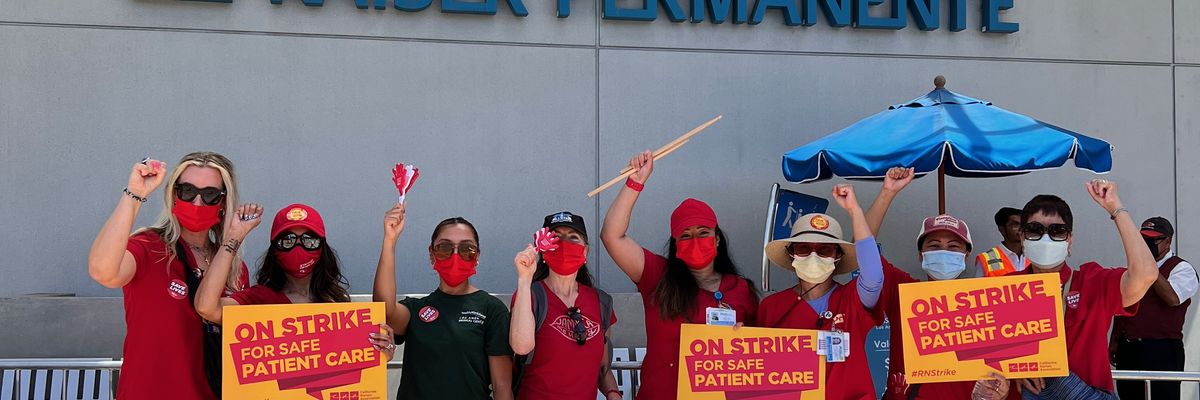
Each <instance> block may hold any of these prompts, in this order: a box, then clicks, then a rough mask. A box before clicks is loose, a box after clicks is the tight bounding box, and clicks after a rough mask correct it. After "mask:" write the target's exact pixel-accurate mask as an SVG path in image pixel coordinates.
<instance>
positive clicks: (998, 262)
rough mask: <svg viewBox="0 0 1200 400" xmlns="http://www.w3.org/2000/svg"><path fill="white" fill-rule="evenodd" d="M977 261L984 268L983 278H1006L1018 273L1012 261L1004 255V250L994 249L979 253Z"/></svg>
mask: <svg viewBox="0 0 1200 400" xmlns="http://www.w3.org/2000/svg"><path fill="white" fill-rule="evenodd" d="M976 261H977V262H978V263H979V265H982V266H983V276H988V277H991V276H1004V275H1008V274H1011V273H1014V272H1017V268H1016V266H1015V265H1013V262H1012V260H1011V259H1009V258H1008V255H1005V254H1004V250H1003V249H1001V248H1000V247H993V248H990V249H988V251H985V252H982V253H979V256H978V257H976Z"/></svg>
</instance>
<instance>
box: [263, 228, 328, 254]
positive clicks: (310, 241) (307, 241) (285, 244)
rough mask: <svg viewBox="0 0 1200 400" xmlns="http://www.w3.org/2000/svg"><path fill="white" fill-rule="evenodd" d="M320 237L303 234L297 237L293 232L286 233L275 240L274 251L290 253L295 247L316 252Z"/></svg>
mask: <svg viewBox="0 0 1200 400" xmlns="http://www.w3.org/2000/svg"><path fill="white" fill-rule="evenodd" d="M321 242H322V240H321V237H320V236H317V235H315V234H312V233H309V232H304V234H303V235H297V234H295V233H293V232H288V233H285V234H282V235H279V237H277V238H275V243H274V245H275V250H279V251H291V250H292V249H293V248H295V247H296V246H297V245H299V246H300V247H303V248H304V249H305V250H317V249H320V248H321Z"/></svg>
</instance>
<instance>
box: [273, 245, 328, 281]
mask: <svg viewBox="0 0 1200 400" xmlns="http://www.w3.org/2000/svg"><path fill="white" fill-rule="evenodd" d="M275 259H276V260H278V261H279V266H280V267H283V272H286V273H287V274H288V275H291V276H292V277H293V278H296V279H304V278H306V277H308V276H309V275H312V273H313V265H316V264H317V260H319V259H321V250H320V249H317V250H312V251H309V250H305V249H304V248H302V247H300V246H298V245H297V246H296V247H293V248H292V249H291V250H289V251H285V252H276V253H275Z"/></svg>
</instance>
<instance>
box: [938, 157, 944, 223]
mask: <svg viewBox="0 0 1200 400" xmlns="http://www.w3.org/2000/svg"><path fill="white" fill-rule="evenodd" d="M945 213H946V164H945V163H942V166H940V167H938V215H942V214H945Z"/></svg>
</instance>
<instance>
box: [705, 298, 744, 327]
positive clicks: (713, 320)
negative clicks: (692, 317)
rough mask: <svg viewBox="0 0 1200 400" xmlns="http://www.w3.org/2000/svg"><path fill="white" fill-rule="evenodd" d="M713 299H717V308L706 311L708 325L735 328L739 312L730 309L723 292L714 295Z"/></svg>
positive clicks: (706, 309)
mask: <svg viewBox="0 0 1200 400" xmlns="http://www.w3.org/2000/svg"><path fill="white" fill-rule="evenodd" d="M713 297H714V298H716V299H717V306H716V307H707V308H705V309H704V313H705V318H704V321H705V323H706V324H708V325H717V326H734V325H737V311H734V310H733V308H731V307H729V304H726V303H725V302H724V301H721V300H722V299H724V298H725V297H724V294H722V293H721V291H719V290H718V291H717V292H716V293H713Z"/></svg>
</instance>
